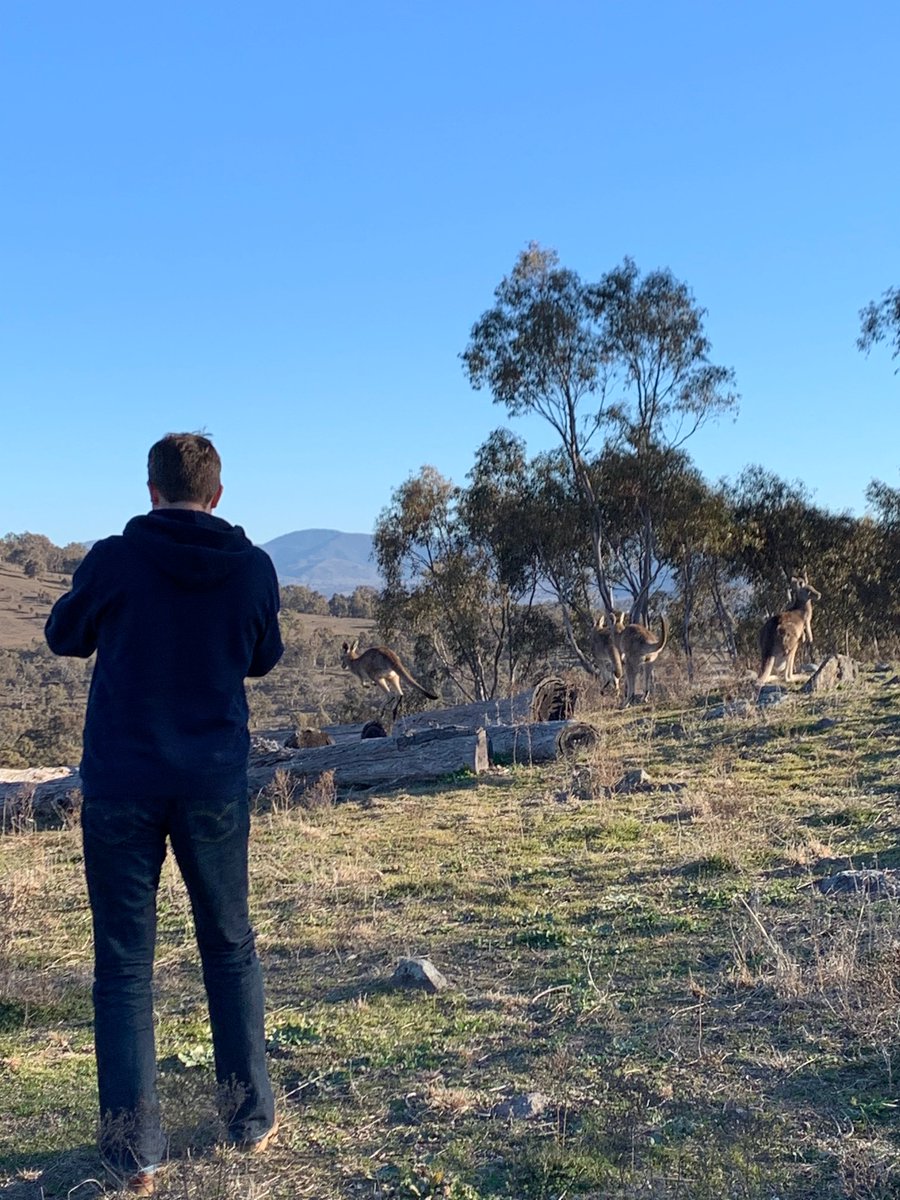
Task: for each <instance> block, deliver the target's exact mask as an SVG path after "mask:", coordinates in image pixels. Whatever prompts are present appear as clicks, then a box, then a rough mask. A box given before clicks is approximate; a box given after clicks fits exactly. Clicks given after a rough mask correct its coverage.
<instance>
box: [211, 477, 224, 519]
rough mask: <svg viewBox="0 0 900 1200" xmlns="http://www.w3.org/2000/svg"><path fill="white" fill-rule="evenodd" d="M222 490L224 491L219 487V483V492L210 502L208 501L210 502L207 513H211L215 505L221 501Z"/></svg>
mask: <svg viewBox="0 0 900 1200" xmlns="http://www.w3.org/2000/svg"><path fill="white" fill-rule="evenodd" d="M224 490H225V489H224V488H223V487H222V485H221V483H220V484H219V490H218V491H217V492H216V494H215V495H214V496H213V498H212V500H210V502H209V511H210V512H212V510H213V509H214V508H215V507H216V505H217V504H218V503H219V501H220V500H221V499H222V492H223V491H224Z"/></svg>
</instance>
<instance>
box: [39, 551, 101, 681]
mask: <svg viewBox="0 0 900 1200" xmlns="http://www.w3.org/2000/svg"><path fill="white" fill-rule="evenodd" d="M101 558H102V551H101V550H100V548H99V543H98V545H97V546H93V547H92V548H91V549H90V550H89V551H88V553H87V555H86V556H85V558H84V560H83V561H82V562H81V564H80V565H79V566H78V568H77V569H76V571H75V574H74V575H73V576H72V590H71V591H70V592H66V594H65V595H64V596H60V598H59V599H58V600H57V602H56V603H55V604H54V605H53V609H52V611H51V613H50V616H49V617H48V618H47V624H46V625H45V626H44V636H45V637H46V639H47V645H48V646H49V647H50V649H51V650H52V651H53V653H54V654H65V655H71V656H72V657H74V658H90V656H91V655H92V654H93V653H94V651H95V650H96V649H97V619H98V617H99V614H100V607H101V592H100V570H99V566H100V561H101Z"/></svg>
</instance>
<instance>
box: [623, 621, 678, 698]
mask: <svg viewBox="0 0 900 1200" xmlns="http://www.w3.org/2000/svg"><path fill="white" fill-rule="evenodd" d="M659 620H660V624H661V626H662V636H661V637H660V638H658V639H657V638H655V637H654V636H653V632H652V631H651V630H650V629H648V628H647V626H646V625H639V624H638V623H637V622H632V624H631V625H626V626H625V628H624V629H623V630H622V632H621V633H620V634H619V647H620V649H621V654H622V661H623V663H624V664H625V703H626V704H628V703H629V702H630V701H632V700H633V699H634V693H635V684H636V683H637V673H638V671H639V670H640V668H641V667H642V666H645V665H649V664H650V663H654V662H656V660H657V659H658V658H659V656H660V654H662V652H663V650H664V649H665V645H666V642H667V641H668V640H669V623H668V621H667V620H666V618H665V617H663V616H661V617H660V618H659Z"/></svg>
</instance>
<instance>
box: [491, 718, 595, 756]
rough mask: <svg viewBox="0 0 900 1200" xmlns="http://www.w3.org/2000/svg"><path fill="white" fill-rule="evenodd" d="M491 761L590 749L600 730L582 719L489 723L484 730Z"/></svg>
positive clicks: (565, 753)
mask: <svg viewBox="0 0 900 1200" xmlns="http://www.w3.org/2000/svg"><path fill="white" fill-rule="evenodd" d="M487 735H488V749H489V753H490V757H491V762H492V763H493V762H503V763H508V762H513V763H524V764H529V765H530V764H531V763H542V762H550V761H551V760H552V759H554V758H561V757H563V756H565V755H569V754H575V753H576V752H581V751H586V750H593V749H594V747H595V746H597V744H598V743H599V740H600V734H599V731H598V730H597V729H596V727H595V726H593V725H588V724H586V723H585V722H584V721H538V722H533V723H532V724H529V725H492V726H491V727H490V729H488V730H487Z"/></svg>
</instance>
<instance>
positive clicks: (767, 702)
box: [756, 684, 790, 708]
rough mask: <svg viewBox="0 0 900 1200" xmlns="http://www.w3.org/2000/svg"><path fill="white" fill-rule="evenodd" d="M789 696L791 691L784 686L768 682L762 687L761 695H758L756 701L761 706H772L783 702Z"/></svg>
mask: <svg viewBox="0 0 900 1200" xmlns="http://www.w3.org/2000/svg"><path fill="white" fill-rule="evenodd" d="M789 697H790V692H788V691H786V690H785V689H784V688H782V687H778V686H777V684H776V685H774V686H773V685H772V684H767V685H766V686H765V687H761V688H760V689H759V695H758V696H757V697H756V703H757V704H758V705H759V706H760V708H770V707H771V706H772V705H774V704H783V703H784V701H785V700H787V699H789Z"/></svg>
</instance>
